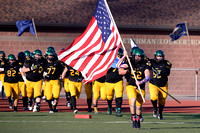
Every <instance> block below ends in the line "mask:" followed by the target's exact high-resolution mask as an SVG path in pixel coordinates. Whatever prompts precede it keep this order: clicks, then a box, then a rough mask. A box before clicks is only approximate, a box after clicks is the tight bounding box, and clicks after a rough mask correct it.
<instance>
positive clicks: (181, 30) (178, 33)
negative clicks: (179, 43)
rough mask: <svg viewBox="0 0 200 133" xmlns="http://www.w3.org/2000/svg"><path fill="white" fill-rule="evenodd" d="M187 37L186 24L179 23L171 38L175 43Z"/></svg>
mask: <svg viewBox="0 0 200 133" xmlns="http://www.w3.org/2000/svg"><path fill="white" fill-rule="evenodd" d="M185 35H187V29H186V24H185V23H179V24H177V25H176V27H175V29H174V31H173V32H172V33H171V34H170V35H169V36H170V37H171V39H172V41H175V40H177V39H179V38H180V37H182V36H185Z"/></svg>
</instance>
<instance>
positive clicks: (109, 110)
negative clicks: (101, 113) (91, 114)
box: [107, 107, 112, 115]
mask: <svg viewBox="0 0 200 133" xmlns="http://www.w3.org/2000/svg"><path fill="white" fill-rule="evenodd" d="M107 113H108V114H109V115H112V109H111V108H110V107H108V112H107Z"/></svg>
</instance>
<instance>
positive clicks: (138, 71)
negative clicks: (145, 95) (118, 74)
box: [128, 60, 151, 89]
mask: <svg viewBox="0 0 200 133" xmlns="http://www.w3.org/2000/svg"><path fill="white" fill-rule="evenodd" d="M131 65H132V67H133V69H134V72H135V76H136V78H137V80H138V81H141V80H143V79H144V78H145V74H144V71H145V70H146V69H149V70H151V63H150V62H148V61H147V60H143V61H140V62H139V63H137V64H136V63H135V62H134V61H131ZM130 71H131V70H130ZM128 85H133V86H137V85H136V83H135V78H134V75H133V72H131V76H130V79H129V82H128ZM140 88H141V89H145V84H141V85H140Z"/></svg>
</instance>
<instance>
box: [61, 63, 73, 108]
mask: <svg viewBox="0 0 200 133" xmlns="http://www.w3.org/2000/svg"><path fill="white" fill-rule="evenodd" d="M63 66H64V68H65V67H67V68H68V67H69V66H68V65H66V64H65V63H63ZM69 74H70V73H69V71H67V72H66V74H65V77H64V79H63V82H64V88H65V96H66V101H67V103H66V106H67V107H71V109H73V106H72V103H71V93H70V91H69Z"/></svg>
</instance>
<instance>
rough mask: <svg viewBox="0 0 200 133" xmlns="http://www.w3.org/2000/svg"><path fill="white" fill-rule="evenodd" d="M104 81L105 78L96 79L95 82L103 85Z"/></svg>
mask: <svg viewBox="0 0 200 133" xmlns="http://www.w3.org/2000/svg"><path fill="white" fill-rule="evenodd" d="M105 80H106V76H103V77H100V78H98V79H96V81H98V82H100V83H104V82H105Z"/></svg>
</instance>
